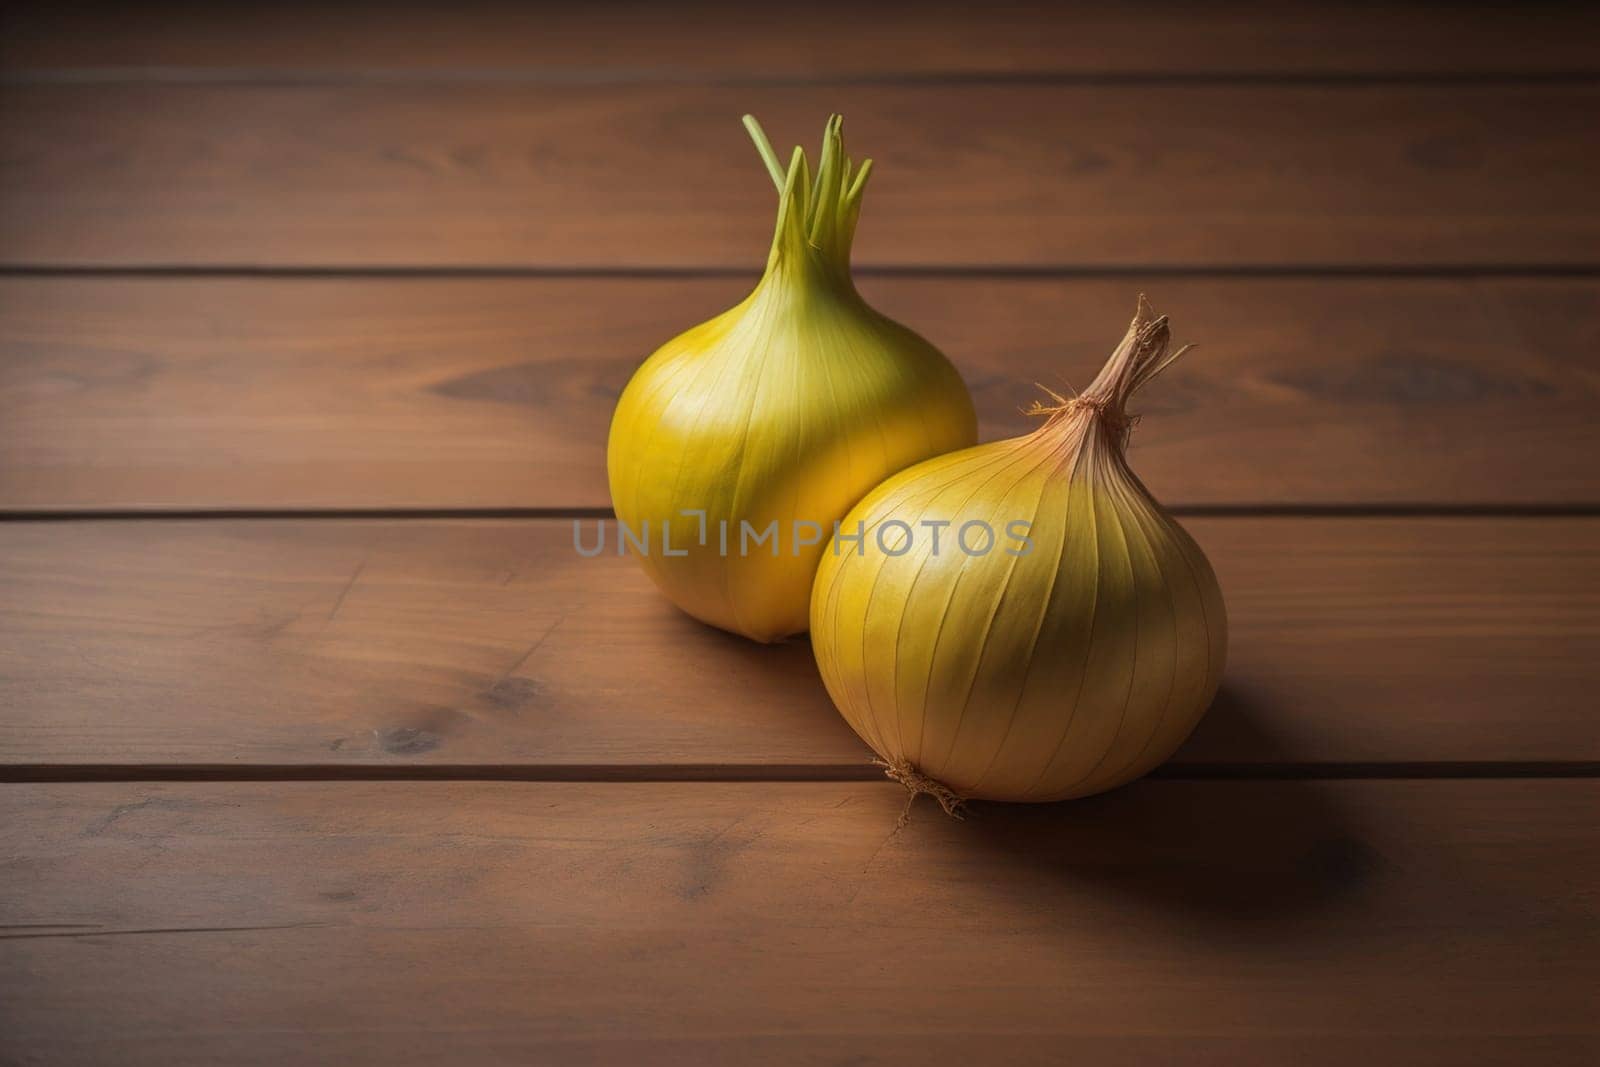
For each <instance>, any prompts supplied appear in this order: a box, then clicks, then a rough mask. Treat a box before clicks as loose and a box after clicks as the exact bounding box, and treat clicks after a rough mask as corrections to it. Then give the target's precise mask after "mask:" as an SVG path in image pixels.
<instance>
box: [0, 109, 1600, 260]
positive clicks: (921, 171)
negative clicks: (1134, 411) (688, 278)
mask: <svg viewBox="0 0 1600 1067" xmlns="http://www.w3.org/2000/svg"><path fill="white" fill-rule="evenodd" d="M1597 106H1600V88H1596V87H1594V86H1592V85H1588V84H1587V83H1583V84H1567V85H1495V86H1470V85H1449V86H1415V85H1364V86H1341V87H1325V86H1324V87H1314V86H1283V85H1254V84H1253V85H1220V84H1219V85H1198V86H1197V85H1184V86H1122V87H1105V86H1083V85H1072V84H1024V85H1011V84H975V85H950V84H941V83H934V84H928V85H918V86H894V85H870V84H861V85H845V84H838V85H830V86H827V87H826V88H825V89H822V90H819V88H818V87H815V86H808V87H758V88H727V87H723V88H717V87H708V86H695V85H682V86H678V85H674V86H651V87H639V86H634V87H616V86H588V85H546V86H526V85H514V84H513V85H506V84H466V85H430V86H406V85H390V84H375V85H365V86H293V87H285V86H273V87H261V86H248V85H230V86H184V85H177V86H170V85H169V86H162V85H148V86H146V85H135V86H124V87H118V88H116V89H115V91H107V89H106V88H104V87H99V86H74V85H21V86H13V87H10V88H8V89H7V91H6V92H5V93H4V94H0V142H3V144H4V150H5V162H6V165H5V167H4V168H0V264H7V265H12V266H32V267H38V266H100V267H112V266H148V265H168V266H174V265H176V266H193V267H207V266H213V267H214V266H246V267H295V266H301V267H411V266H429V267H538V268H589V267H604V268H616V267H655V268H674V267H733V268H754V267H755V266H757V265H758V264H759V263H761V262H762V261H763V259H764V255H765V251H766V248H767V245H768V242H769V240H770V236H771V226H772V219H773V213H774V200H775V197H774V195H773V191H772V188H771V184H770V182H768V180H767V178H766V176H765V175H764V173H763V172H762V168H761V166H760V164H759V162H758V160H757V158H756V155H755V152H754V151H753V150H752V149H751V147H750V145H749V143H748V140H747V138H746V137H745V135H744V132H743V131H742V130H741V129H740V128H739V125H738V116H739V115H740V114H741V113H743V112H746V111H750V112H753V113H755V114H757V115H758V116H760V117H761V118H762V119H763V120H764V121H765V122H766V123H767V124H768V128H769V129H770V130H771V131H772V133H773V135H774V139H775V140H776V141H777V142H778V143H779V144H780V145H783V144H788V143H792V140H793V139H796V138H803V139H804V141H805V142H806V143H808V144H809V143H811V142H813V141H815V140H816V138H817V136H818V131H819V130H820V128H821V124H822V121H823V119H824V118H825V112H826V110H828V109H835V110H839V111H842V112H843V113H844V114H845V115H846V116H847V117H848V135H849V141H850V144H851V146H852V149H853V150H854V151H855V152H856V153H857V154H858V156H868V155H870V156H872V157H873V158H875V159H876V160H877V162H878V166H879V170H878V172H877V177H876V178H875V179H874V188H873V190H872V192H871V193H870V194H869V198H868V200H869V202H868V205H867V208H866V211H865V215H864V218H863V222H862V230H861V234H860V238H859V241H858V248H857V261H858V262H860V263H864V264H871V265H879V266H882V265H895V264H899V265H911V266H928V265H948V264H965V265H968V266H975V267H998V266H1051V265H1068V266H1078V267H1083V266H1093V265H1103V266H1116V267H1138V268H1143V267H1156V268H1161V267H1208V266H1221V267H1240V266H1252V265H1254V266H1277V265H1298V266H1306V265H1333V266H1354V267H1366V266H1388V267H1403V266H1417V265H1446V266H1452V265H1453V266H1461V265H1484V264H1490V265H1517V266H1549V265H1570V266H1583V267H1592V266H1595V265H1596V264H1600V208H1597V205H1596V200H1595V198H1594V196H1593V190H1592V181H1591V179H1592V175H1593V173H1594V170H1595V166H1596V163H1597V162H1600V138H1597V137H1596V135H1595V126H1594V122H1593V117H1594V113H1595V110H1596V107H1597Z"/></svg>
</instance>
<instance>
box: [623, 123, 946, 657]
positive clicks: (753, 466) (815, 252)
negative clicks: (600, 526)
mask: <svg viewBox="0 0 1600 1067" xmlns="http://www.w3.org/2000/svg"><path fill="white" fill-rule="evenodd" d="M745 124H746V126H747V127H748V128H749V129H750V133H751V136H752V137H753V138H754V140H755V142H756V147H757V149H758V150H759V151H760V153H761V156H762V158H763V160H764V161H765V162H766V164H767V168H768V170H769V171H770V172H771V174H772V178H773V181H774V182H775V183H776V184H777V185H778V188H779V192H780V195H779V198H778V224H777V229H776V232H775V234H774V236H773V239H772V250H771V253H770V254H769V255H768V257H767V268H766V272H765V273H764V275H763V276H762V278H761V281H760V282H759V283H758V284H757V285H756V287H755V290H754V291H753V292H752V293H751V294H750V295H749V296H748V297H746V298H745V299H744V300H743V301H742V302H741V303H740V304H739V305H738V306H737V307H734V308H732V309H731V310H729V311H726V312H724V313H722V314H721V315H718V316H717V317H716V318H714V319H711V320H710V321H709V322H706V323H703V324H701V325H699V326H696V327H695V328H694V329H692V330H689V331H688V332H687V333H684V334H682V335H680V336H678V337H675V338H673V339H672V340H671V341H668V342H667V343H666V344H664V345H662V346H661V348H660V349H659V350H657V351H656V353H655V354H654V355H652V356H651V357H650V358H649V359H648V360H646V361H645V363H644V364H643V366H641V367H640V368H639V370H638V372H637V373H635V374H634V376H633V379H632V380H631V381H630V382H629V383H628V386H627V388H626V389H624V390H623V393H622V398H621V400H620V401H619V402H618V404H617V410H616V414H615V415H614V417H613V418H612V422H611V438H610V444H609V447H608V450H607V456H606V467H607V472H608V474H609V477H610V482H611V500H612V504H613V506H614V507H615V509H616V513H617V519H618V521H619V523H621V524H622V525H623V526H624V527H626V529H627V531H628V532H629V534H630V538H631V540H630V547H632V548H633V549H634V550H635V554H637V555H639V558H640V559H641V561H642V562H643V565H644V567H645V570H646V571H647V572H648V573H649V575H650V577H651V578H652V579H653V580H654V581H655V583H656V584H657V585H658V586H659V587H660V588H661V590H662V592H664V593H665V594H666V595H667V596H668V597H669V598H670V599H671V600H672V601H673V602H674V603H676V604H677V605H678V606H679V607H681V608H682V609H683V610H684V611H687V612H688V613H689V614H690V615H693V616H695V617H696V618H698V619H702V620H704V621H705V622H709V623H711V624H712V625H715V626H720V627H722V628H723V629H726V630H732V631H734V632H735V633H741V634H744V635H746V636H748V637H752V638H754V639H756V640H758V641H776V640H779V639H781V638H783V637H785V636H788V635H790V634H794V633H799V632H801V631H803V630H805V628H806V622H807V615H808V611H809V604H810V597H811V582H812V578H813V576H814V575H815V573H816V568H817V562H818V560H819V559H820V558H821V556H822V553H823V551H824V550H825V546H826V545H827V543H828V539H829V537H830V536H831V535H832V533H833V524H834V523H835V522H836V521H837V520H838V519H839V518H841V517H842V516H843V515H844V513H845V512H846V511H847V510H849V508H850V506H851V505H852V504H854V503H855V502H856V501H857V500H859V499H860V498H861V496H862V494H864V493H865V492H866V491H867V490H869V489H871V488H872V487H873V486H874V485H877V484H878V483H879V482H880V481H882V480H883V479H884V478H886V477H887V476H889V475H890V474H893V473H894V472H895V471H897V470H901V469H902V468H904V467H906V466H908V465H909V464H912V463H915V462H917V461H918V460H921V459H926V458H927V457H929V456H935V455H939V454H940V453H943V452H948V451H950V450H951V449H956V448H963V447H966V446H967V445H970V444H972V443H973V441H974V440H976V438H977V419H976V416H975V415H974V413H973V408H972V399H971V397H970V396H969V395H968V394H967V389H966V386H965V384H963V382H962V381H961V377H960V375H959V374H957V373H956V370H955V368H954V367H952V366H951V365H950V362H949V361H948V360H946V359H945V358H944V356H943V355H941V354H940V353H939V351H938V350H937V349H935V348H934V347H933V346H932V345H930V344H929V343H928V342H927V341H924V340H923V339H922V338H921V337H918V336H917V335H916V334H915V333H912V332H911V331H910V330H908V329H906V328H905V327H904V326H901V325H900V324H899V323H896V322H893V321H891V320H889V319H887V318H885V317H884V316H883V315H880V314H879V313H878V312H876V311H874V310H873V309H872V308H870V307H868V306H867V304H866V302H865V301H864V300H862V299H861V297H860V295H859V294H858V293H857V292H856V289H855V285H854V284H853V283H852V281H851V279H850V242H851V238H852V237H853V235H854V233H855V228H856V219H857V216H858V214H859V212H860V208H861V195H862V191H863V189H864V188H865V186H866V181H867V174H868V173H869V170H870V167H871V161H870V160H869V161H867V162H864V163H862V164H861V166H860V168H859V169H853V168H852V166H851V162H850V160H849V158H848V157H846V156H845V154H844V145H843V140H842V138H841V135H840V125H841V124H840V119H839V117H838V116H837V115H835V116H833V117H832V118H831V119H829V121H828V126H827V131H826V135H825V138H824V141H823V148H822V158H821V160H820V163H819V165H818V168H817V174H816V178H815V180H812V179H811V177H810V169H809V167H808V165H807V162H806V158H805V153H804V152H803V151H801V150H800V149H799V148H796V149H795V150H794V156H793V158H792V160H791V162H790V164H789V167H788V169H787V170H785V169H784V168H783V167H782V166H780V165H779V162H778V159H777V157H776V156H775V155H774V154H773V152H772V148H771V146H770V145H769V144H768V143H767V139H766V137H765V135H763V134H762V132H761V128H760V127H759V126H758V125H757V124H756V123H755V120H754V119H752V118H750V117H748V116H746V118H745ZM621 532H622V531H621V530H619V534H620V533H621ZM762 535H769V536H766V537H763V536H762ZM639 545H644V546H646V547H645V548H644V550H643V551H638V550H637V549H638V546H639Z"/></svg>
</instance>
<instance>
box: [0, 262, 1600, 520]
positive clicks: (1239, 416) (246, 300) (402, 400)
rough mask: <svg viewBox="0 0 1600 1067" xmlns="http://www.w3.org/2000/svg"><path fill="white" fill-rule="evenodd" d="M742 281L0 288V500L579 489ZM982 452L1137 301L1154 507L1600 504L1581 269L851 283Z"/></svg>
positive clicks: (1598, 384) (83, 504) (515, 502)
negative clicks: (968, 409) (1145, 323)
mask: <svg viewBox="0 0 1600 1067" xmlns="http://www.w3.org/2000/svg"><path fill="white" fill-rule="evenodd" d="M748 284H749V280H748V279H746V278H703V279H684V278H657V279H640V278H633V279H626V278H511V279H506V278H458V279H422V278H416V279H393V278H390V279H353V278H317V279H281V278H272V279H268V278H220V279H219V278H191V279H184V278H160V279H128V278H117V279H90V278H20V277H11V278H3V279H0V508H9V509H35V510H64V511H70V510H76V509H85V508H88V509H104V508H124V509H141V510H161V509H183V508H190V509H197V508H198V509H213V508H473V507H488V508H506V507H606V506H608V505H609V503H610V497H609V494H608V492H607V489H606V478H605V440H606V434H607V430H608V427H609V425H610V421H611V412H612V409H613V407H614V405H615V400H616V396H617V393H618V392H619V391H620V390H621V388H622V386H623V384H624V383H625V382H626V381H627V379H628V377H629V375H630V374H632V372H633V370H634V369H635V368H636V367H637V366H638V364H639V362H640V361H641V360H642V359H643V357H644V356H645V355H646V354H648V353H649V352H650V351H651V350H652V349H653V348H654V347H655V346H656V345H657V344H660V343H661V342H662V341H664V340H666V339H667V338H669V337H671V336H673V335H674V334H676V333H677V332H679V331H680V330H682V329H684V328H687V327H688V326H690V325H691V324H693V323H694V322H697V321H699V320H701V319H704V318H707V317H709V316H710V315H712V314H713V313H715V312H716V311H717V310H719V309H721V308H723V307H726V306H728V305H730V304H732V303H734V302H735V301H737V300H738V299H739V297H740V296H741V295H742V294H743V292H744V290H745V287H746V286H747V285H748ZM862 288H863V291H864V292H865V293H866V295H867V296H868V298H869V299H871V300H872V301H873V302H874V303H875V304H876V305H877V306H879V307H881V308H882V309H883V310H884V311H885V312H887V313H888V314H890V315H892V316H894V317H895V318H898V319H900V320H901V321H903V322H906V323H908V324H911V325H913V326H914V327H915V328H917V329H918V330H919V331H920V332H922V333H924V334H925V335H926V336H928V337H929V338H930V339H932V340H933V341H934V342H935V343H937V344H938V345H940V346H941V347H942V348H943V349H944V350H945V351H946V352H948V353H949V354H950V356H951V357H952V358H953V359H954V360H955V361H956V362H957V364H958V365H959V366H960V367H961V369H962V370H963V372H964V373H965V375H966V377H967V381H968V383H969V384H970V385H971V387H972V390H973V394H974V397H975V399H976V401H977V404H978V408H979V412H980V414H981V416H982V423H983V425H982V428H981V431H982V434H983V437H984V439H986V440H992V439H998V438H1000V437H1007V436H1012V435H1014V434H1019V433H1024V432H1026V431H1027V430H1028V429H1029V428H1031V427H1032V426H1033V425H1034V422H1033V420H1031V419H1029V418H1027V417H1025V416H1023V415H1022V414H1021V412H1022V409H1023V408H1024V407H1025V406H1026V404H1027V403H1028V402H1029V401H1030V400H1031V399H1033V398H1034V397H1036V396H1038V395H1039V393H1038V390H1037V387H1036V386H1035V384H1034V383H1036V382H1043V383H1045V384H1047V385H1050V386H1052V387H1054V388H1056V389H1058V390H1064V389H1066V388H1067V387H1069V386H1071V385H1076V386H1080V387H1081V386H1082V385H1083V384H1084V383H1086V382H1087V381H1088V380H1089V379H1090V378H1091V377H1092V376H1093V374H1094V373H1095V371H1096V370H1097V369H1098V368H1099V365H1100V362H1101V361H1102V360H1103V359H1104V358H1105V356H1106V355H1107V354H1108V353H1109V351H1110V347H1111V346H1112V345H1113V344H1114V343H1115V341H1116V339H1117V337H1119V336H1120V331H1121V328H1122V326H1123V325H1124V323H1125V322H1126V318H1127V316H1128V314H1129V313H1130V312H1129V309H1130V308H1131V306H1132V299H1133V296H1134V294H1135V293H1136V292H1137V291H1138V290H1139V289H1140V288H1145V289H1147V290H1148V291H1149V293H1150V295H1151V297H1152V298H1153V299H1154V300H1155V301H1156V302H1157V305H1158V307H1159V308H1160V309H1161V310H1162V311H1164V312H1167V313H1169V314H1170V315H1171V316H1172V320H1173V322H1174V324H1175V327H1176V331H1177V337H1178V338H1179V339H1180V340H1191V339H1192V340H1195V341H1198V342H1200V347H1199V348H1197V349H1196V350H1195V351H1194V352H1193V353H1192V354H1191V355H1190V356H1188V357H1187V358H1186V360H1185V361H1184V362H1183V363H1182V364H1180V365H1179V366H1177V367H1176V368H1174V369H1173V370H1172V371H1171V372H1170V373H1169V374H1167V375H1166V376H1164V377H1163V378H1162V379H1161V381H1160V382H1159V383H1157V384H1156V385H1155V386H1153V387H1152V388H1151V389H1150V390H1149V391H1148V392H1147V393H1146V394H1145V395H1143V396H1141V397H1140V399H1139V407H1140V408H1141V409H1142V410H1143V411H1144V413H1145V415H1146V418H1145V419H1144V421H1143V422H1142V423H1141V424H1140V426H1139V429H1138V431H1137V433H1136V434H1135V436H1134V447H1133V461H1134V464H1135V466H1136V467H1137V469H1138V470H1139V472H1140V474H1141V476H1142V477H1143V478H1144V479H1145V481H1146V483H1147V484H1149V485H1150V486H1151V488H1152V490H1153V491H1154V492H1155V493H1156V494H1157V496H1158V497H1159V498H1160V499H1162V500H1163V501H1165V502H1167V503H1168V504H1170V505H1177V506H1191V505H1202V506H1210V505H1229V506H1248V505H1261V504H1267V505H1285V504H1305V505H1316V506H1329V505H1352V504H1354V505H1372V504H1378V505H1418V504H1432V505H1440V506H1488V507H1496V506H1543V505H1576V506H1593V505H1596V504H1600V469H1597V468H1596V466H1595V464H1594V463H1593V462H1592V461H1591V457H1592V456H1593V455H1595V454H1596V453H1597V452H1600V371H1597V368H1596V365H1595V361H1594V359H1593V353H1594V352H1595V351H1596V350H1597V349H1600V283H1596V281H1595V280H1593V279H1541V280H1529V279H1520V280H1519V279H1513V278H1486V279H1479V280H1470V281H1469V280H1447V279H1420V278H1407V279H1399V278H1390V279H1364V278H1315V279H1266V278H1229V279H1217V278H1201V279H1195V278H1163V279H1149V280H1145V281H1143V282H1140V281H1135V280H1130V279H1118V278H1110V279H1108V278H974V277H966V278H929V277H924V278H901V277H869V278H864V279H862Z"/></svg>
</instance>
